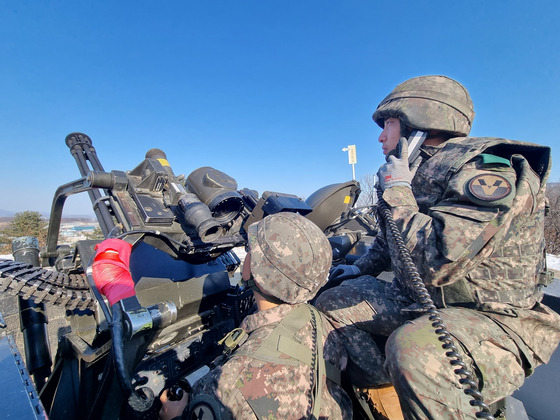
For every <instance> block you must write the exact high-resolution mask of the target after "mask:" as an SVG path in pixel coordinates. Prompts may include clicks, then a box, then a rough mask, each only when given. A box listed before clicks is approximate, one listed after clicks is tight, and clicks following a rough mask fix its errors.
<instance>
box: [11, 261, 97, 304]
mask: <svg viewBox="0 0 560 420" xmlns="http://www.w3.org/2000/svg"><path fill="white" fill-rule="evenodd" d="M7 290H9V291H11V292H12V293H15V294H17V295H19V296H21V297H22V298H23V299H26V300H27V299H33V300H34V301H35V303H42V302H46V303H50V304H53V305H59V306H63V307H65V308H66V309H79V310H85V309H93V308H94V307H95V299H94V298H93V294H92V293H91V291H90V288H89V285H88V284H87V280H86V278H85V276H84V275H83V274H64V273H59V272H57V271H53V270H47V269H44V268H40V267H33V266H32V265H30V264H25V263H20V262H17V261H12V260H4V259H0V292H4V291H7Z"/></svg>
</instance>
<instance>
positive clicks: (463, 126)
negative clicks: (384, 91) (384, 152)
mask: <svg viewBox="0 0 560 420" xmlns="http://www.w3.org/2000/svg"><path fill="white" fill-rule="evenodd" d="M385 118H399V119H400V120H401V121H402V122H404V123H405V124H406V125H407V126H409V127H412V128H413V129H416V130H422V131H429V130H439V131H445V132H448V133H450V134H452V135H454V136H468V135H469V132H470V131H471V125H472V122H473V119H474V109H473V103H472V101H471V97H470V95H469V92H468V91H467V89H465V87H464V86H463V85H462V84H460V83H459V82H457V81H455V80H453V79H450V78H449V77H446V76H419V77H414V78H412V79H409V80H406V81H405V82H403V83H401V84H400V85H398V86H397V87H396V88H395V89H393V91H392V92H391V93H390V94H389V95H388V96H387V97H386V98H385V99H383V100H382V101H381V103H380V104H379V105H378V106H377V109H376V110H375V112H374V113H373V120H374V121H375V122H376V123H377V125H379V126H380V127H381V128H383V125H384V121H385Z"/></svg>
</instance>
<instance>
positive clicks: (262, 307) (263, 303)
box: [253, 291, 278, 311]
mask: <svg viewBox="0 0 560 420" xmlns="http://www.w3.org/2000/svg"><path fill="white" fill-rule="evenodd" d="M253 295H254V296H255V301H256V302H257V308H258V309H259V311H266V310H267V309H271V308H275V307H277V306H278V305H277V304H276V303H272V302H269V301H268V300H266V299H265V298H264V297H263V296H262V295H261V294H260V293H258V292H255V291H253Z"/></svg>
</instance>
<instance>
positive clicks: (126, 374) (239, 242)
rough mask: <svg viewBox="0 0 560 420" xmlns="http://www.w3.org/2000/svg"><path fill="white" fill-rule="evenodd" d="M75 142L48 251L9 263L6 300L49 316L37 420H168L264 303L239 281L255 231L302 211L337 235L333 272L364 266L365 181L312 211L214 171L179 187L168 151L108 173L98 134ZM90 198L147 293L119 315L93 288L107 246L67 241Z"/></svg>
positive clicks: (125, 304) (0, 285)
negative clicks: (55, 322)
mask: <svg viewBox="0 0 560 420" xmlns="http://www.w3.org/2000/svg"><path fill="white" fill-rule="evenodd" d="M66 144H67V145H68V147H69V149H70V152H71V154H72V156H73V157H74V159H75V160H76V163H77V165H78V169H79V171H80V175H81V178H79V179H77V180H75V181H72V182H69V183H67V184H64V185H62V186H60V187H59V188H58V189H57V191H56V193H55V196H54V199H53V204H52V208H51V215H50V222H49V228H48V235H47V243H46V246H45V247H44V249H42V250H41V251H40V253H39V250H38V249H37V247H36V245H35V244H36V241H34V240H33V238H27V239H25V238H24V239H22V240H20V244H19V245H18V253H17V255H16V254H14V255H15V257H16V258H15V260H16V261H9V260H0V289H1V291H7V292H13V293H17V294H18V295H19V297H20V302H23V303H22V304H23V305H27V306H26V307H27V308H28V309H29V308H31V311H30V312H31V313H37V314H40V316H39V315H38V316H36V317H34V318H33V319H31V320H28V321H27V325H22V329H27V331H28V333H27V334H24V337H25V346H26V349H31V350H32V351H29V352H28V351H27V350H26V356H27V357H26V358H27V366H28V369H29V372H30V374H31V375H32V376H33V378H34V383H35V385H36V386H37V392H38V395H39V397H40V403H38V402H37V401H36V405H35V409H34V412H35V415H36V416H37V417H41V416H44V415H48V417H49V418H51V419H59V418H65V419H74V418H92V419H94V418H102V419H113V418H125V419H128V418H130V419H137V418H147V419H149V418H157V412H158V410H159V406H158V404H159V401H158V398H157V397H158V395H159V393H160V392H161V391H162V390H163V389H164V388H166V387H170V386H173V385H175V384H177V383H180V384H181V385H182V386H183V387H187V388H188V387H189V385H190V384H192V383H193V382H194V381H196V379H197V378H198V377H200V376H201V375H203V374H204V373H205V372H207V371H208V369H209V368H210V366H211V363H212V360H213V359H214V358H216V357H217V356H219V355H220V354H221V352H222V350H221V347H220V345H219V344H218V342H219V341H220V340H221V339H222V338H223V337H224V336H225V335H226V334H227V333H228V332H229V331H231V330H232V329H233V328H235V327H237V325H238V324H239V323H240V321H241V320H242V319H243V317H244V316H245V315H247V314H248V313H250V311H252V310H253V298H252V292H251V291H250V290H244V289H243V288H242V287H241V286H240V285H239V284H236V283H235V281H232V279H233V278H234V273H235V271H236V269H237V268H238V267H239V265H240V262H241V261H240V258H239V257H238V255H237V254H236V249H239V247H242V246H244V245H245V243H246V233H245V232H246V230H245V228H246V227H247V226H248V225H249V224H250V223H252V222H254V221H257V220H260V219H261V218H263V217H265V216H266V215H268V214H272V213H275V212H279V211H297V212H299V213H301V214H302V215H305V216H307V217H308V218H310V219H311V220H312V221H313V222H314V223H316V224H317V225H318V226H319V227H321V229H322V230H323V231H324V232H325V234H326V235H327V237H329V240H330V242H331V245H332V248H333V256H334V258H335V263H336V261H337V260H338V261H339V260H342V259H344V257H346V259H347V261H351V260H352V258H357V256H359V254H360V253H361V252H362V250H364V249H365V248H366V246H367V244H368V243H369V242H370V241H371V239H372V238H373V236H374V235H375V232H376V230H375V219H374V218H373V217H372V216H371V212H370V211H366V212H363V213H362V212H360V211H359V210H357V209H355V208H354V204H355V203H356V200H357V198H358V195H359V193H360V189H359V184H358V183H357V182H356V181H349V182H345V183H341V184H334V185H329V186H326V187H324V188H322V189H320V190H318V191H317V192H315V193H314V194H313V195H311V196H310V197H309V198H308V199H307V200H306V201H304V200H302V199H301V198H299V197H297V196H295V195H291V194H284V193H276V192H270V191H267V192H264V193H263V194H262V196H260V197H259V196H258V193H257V192H256V191H253V190H249V189H238V187H237V182H236V181H235V180H234V179H233V178H232V177H230V176H229V175H227V174H225V173H223V172H221V171H219V170H217V169H214V168H210V167H201V168H198V169H196V170H195V171H193V172H192V173H191V174H190V175H189V176H188V177H184V176H182V175H178V176H177V175H175V173H174V172H173V170H172V169H171V166H170V164H169V162H168V161H167V157H166V155H165V153H164V152H163V151H161V150H159V149H151V150H149V151H148V152H147V153H146V155H145V159H144V160H143V161H142V162H141V163H140V164H139V165H138V166H136V167H135V168H134V169H132V170H129V171H120V170H113V171H111V172H106V171H105V170H104V168H103V166H102V165H101V163H100V161H99V159H98V156H97V153H96V150H95V148H94V147H93V144H92V141H91V139H90V138H89V137H88V136H87V135H85V134H82V133H72V134H70V135H68V136H67V137H66ZM86 192H87V193H88V194H89V197H90V199H91V202H92V205H93V210H94V212H95V215H96V218H97V220H98V222H99V226H100V228H101V231H102V232H103V236H104V237H105V238H108V237H113V238H120V239H123V240H125V241H127V242H129V243H130V244H132V245H133V251H132V257H131V261H130V271H131V274H132V278H133V280H134V283H135V291H136V295H135V296H133V297H131V298H126V299H123V300H121V301H120V302H118V303H117V304H115V305H112V306H111V307H108V304H107V302H106V301H105V299H104V298H103V297H102V296H101V294H100V293H99V291H98V290H97V289H96V287H95V284H94V282H93V279H92V277H91V265H92V261H93V256H94V255H95V246H96V244H98V243H99V242H101V241H100V240H83V241H78V242H77V243H76V245H75V246H74V247H70V246H68V245H64V244H60V243H59V230H60V226H61V220H62V210H63V206H64V202H65V200H66V198H67V197H68V196H70V195H73V194H77V193H86ZM44 305H58V306H61V307H63V308H65V309H66V311H67V318H68V320H69V323H70V325H71V332H70V333H68V334H65V335H63V336H62V337H61V338H60V340H59V343H58V350H57V353H56V355H55V357H54V360H53V361H52V369H51V360H50V357H49V354H48V350H45V349H46V348H47V347H48V346H47V345H46V340H47V338H46V335H45V333H44V330H45V328H44V324H45V323H46V322H47V320H46V315H44ZM31 332H32V333H31ZM29 395H31V394H29Z"/></svg>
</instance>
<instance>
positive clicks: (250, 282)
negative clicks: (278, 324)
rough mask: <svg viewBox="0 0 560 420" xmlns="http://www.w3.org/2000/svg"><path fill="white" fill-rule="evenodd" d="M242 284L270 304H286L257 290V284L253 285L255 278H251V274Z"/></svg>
mask: <svg viewBox="0 0 560 420" xmlns="http://www.w3.org/2000/svg"><path fill="white" fill-rule="evenodd" d="M243 283H245V286H246V287H248V288H249V289H251V290H252V291H253V292H257V293H258V294H259V295H261V296H262V297H263V298H265V299H266V300H268V301H269V302H270V303H274V304H275V305H283V304H285V303H286V302H284V301H282V300H280V299H278V298H277V297H275V296H272V295H269V294H268V293H265V292H263V291H262V290H261V289H259V286H257V283H255V278H254V277H253V275H252V274H251V277H249V279H248V280H243Z"/></svg>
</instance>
